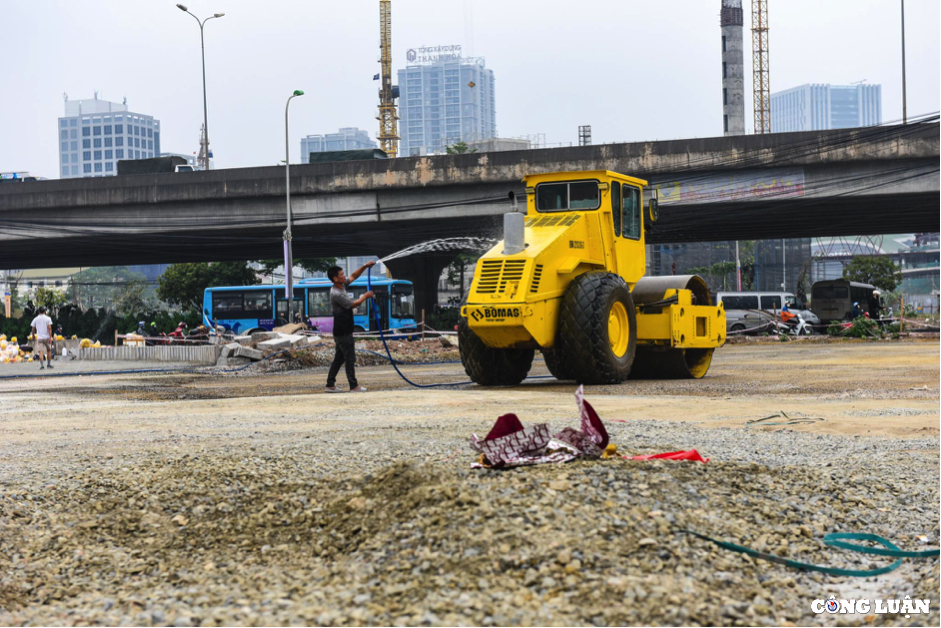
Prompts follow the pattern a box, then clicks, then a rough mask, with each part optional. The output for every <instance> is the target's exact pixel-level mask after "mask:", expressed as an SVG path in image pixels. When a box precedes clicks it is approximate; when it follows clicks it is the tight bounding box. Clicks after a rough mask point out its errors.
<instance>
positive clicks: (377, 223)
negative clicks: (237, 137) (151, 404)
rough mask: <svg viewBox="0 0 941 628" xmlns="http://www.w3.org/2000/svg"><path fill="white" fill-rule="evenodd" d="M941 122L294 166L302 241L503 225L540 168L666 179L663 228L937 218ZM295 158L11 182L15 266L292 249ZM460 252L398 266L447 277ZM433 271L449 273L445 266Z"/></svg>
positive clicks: (8, 230)
mask: <svg viewBox="0 0 941 628" xmlns="http://www.w3.org/2000/svg"><path fill="white" fill-rule="evenodd" d="M938 164H939V126H938V124H937V123H921V124H911V125H907V126H887V127H871V128H863V129H844V130H837V131H823V132H807V133H781V134H771V135H747V136H736V137H719V138H705V139H689V140H672V141H663V142H639V143H631V144H609V145H599V146H585V147H569V148H556V149H541V150H527V151H511V152H501V153H482V154H464V155H442V156H435V157H414V158H400V159H394V160H379V161H359V162H337V163H330V164H310V165H297V166H291V198H292V205H293V211H294V217H295V222H294V229H293V233H294V251H295V257H296V258H301V257H318V256H321V257H322V256H345V255H357V254H375V255H379V256H382V255H385V254H388V253H390V252H393V251H397V250H399V249H401V248H404V247H406V246H409V245H412V244H416V243H418V242H422V241H426V240H429V239H433V238H438V237H450V236H458V235H490V234H493V235H499V231H498V225H499V224H500V220H499V217H500V215H502V214H503V213H504V212H505V211H507V209H508V204H507V193H508V192H509V191H510V190H514V191H516V192H517V193H518V194H522V193H523V189H522V184H521V181H520V180H521V178H522V177H523V176H524V175H525V174H527V173H531V172H552V171H566V170H599V169H607V170H614V171H617V172H623V173H627V174H632V175H635V176H639V177H643V178H646V179H648V180H649V181H650V182H651V185H652V186H653V187H656V188H658V190H659V192H660V199H661V212H660V213H661V219H660V221H658V222H657V223H656V224H655V225H653V226H652V227H651V228H649V231H648V242H652V243H657V242H660V243H666V242H693V241H717V240H735V239H762V238H784V237H810V236H839V235H867V234H879V233H899V232H905V231H937V230H938V229H939V227H938V222H939V219H938V206H939V200H941V194H939V165H938ZM284 195H285V189H284V170H283V168H282V167H261V168H243V169H230V170H216V171H211V172H195V173H178V174H173V175H133V176H123V177H107V178H97V179H66V180H59V181H39V182H30V183H20V184H6V185H3V186H0V268H36V267H40V268H41V267H57V266H75V265H83V266H101V265H114V264H121V265H124V264H141V263H159V262H186V261H221V260H233V259H239V260H245V259H265V258H268V259H271V258H275V259H277V258H280V257H281V249H282V246H281V233H282V231H283V229H284V216H285V202H284ZM449 261H450V257H449V256H447V255H440V254H439V255H435V256H431V257H428V258H425V259H421V258H405V259H404V260H402V261H400V262H399V263H398V264H396V263H394V262H393V264H392V270H393V273H396V274H397V275H398V276H403V277H408V278H411V279H413V280H416V281H419V282H421V283H428V282H430V283H434V280H435V279H436V278H437V275H438V274H439V273H440V269H441V268H443V266H444V265H446V264H447V263H448V262H449ZM432 277H434V279H432Z"/></svg>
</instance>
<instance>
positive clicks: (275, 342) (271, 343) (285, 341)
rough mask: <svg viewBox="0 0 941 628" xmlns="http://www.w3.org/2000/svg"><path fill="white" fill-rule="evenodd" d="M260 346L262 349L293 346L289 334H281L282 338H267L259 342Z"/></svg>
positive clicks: (272, 349) (276, 349)
mask: <svg viewBox="0 0 941 628" xmlns="http://www.w3.org/2000/svg"><path fill="white" fill-rule="evenodd" d="M258 348H259V349H261V350H262V351H280V350H281V349H290V348H291V339H290V338H288V337H287V336H281V337H280V338H272V339H271V340H265V341H264V342H259V343H258Z"/></svg>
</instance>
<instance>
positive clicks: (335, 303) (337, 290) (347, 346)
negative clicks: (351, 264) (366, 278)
mask: <svg viewBox="0 0 941 628" xmlns="http://www.w3.org/2000/svg"><path fill="white" fill-rule="evenodd" d="M375 263H376V262H366V263H365V264H364V265H362V266H360V267H359V268H357V269H356V270H355V271H353V274H352V275H350V277H349V279H347V278H346V274H345V273H344V272H343V269H342V268H340V267H339V266H333V267H331V268H329V269H327V279H329V280H330V281H332V282H333V287H332V288H330V305H331V307H332V308H333V342H334V344H335V345H336V355H335V356H334V358H333V364H331V365H330V372H329V373H327V386H326V388H324V391H325V392H329V393H335V392H343V391H341V390H340V389H339V388H337V386H336V384H337V375H338V374H339V372H340V367H341V366H343V365H344V364H346V379H347V380H348V381H349V383H350V392H366V389H365V388H364V387H363V386H360V385H359V383H358V382H357V381H356V344H355V341H354V339H353V329H354V326H353V310H354V309H356V308H357V307H359V306H360V304H362V302H363V301H365V300H366V299H369V298H371V297H372V296H373V293H372V290H370V291H369V292H366V293H365V294H363V296H361V297H360V298H358V299H353V297H352V296H351V295H350V293H349V292H347V291H346V289H347V288H349V286H350V283H351V282H353V281H356V279H358V278H359V276H360V275H362V274H363V271H364V270H366V269H367V268H370V267H372V266H374V265H375Z"/></svg>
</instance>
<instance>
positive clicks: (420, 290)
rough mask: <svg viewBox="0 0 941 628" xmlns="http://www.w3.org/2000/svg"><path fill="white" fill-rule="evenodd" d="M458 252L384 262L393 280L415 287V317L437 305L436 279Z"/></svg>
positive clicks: (426, 312)
mask: <svg viewBox="0 0 941 628" xmlns="http://www.w3.org/2000/svg"><path fill="white" fill-rule="evenodd" d="M457 256H458V252H446V253H441V252H436V253H421V254H418V255H409V256H408V257H401V258H399V259H394V260H391V261H388V262H386V263H385V264H386V266H387V267H388V268H389V271H390V272H391V273H392V278H393V279H405V280H407V281H411V282H412V283H413V284H414V286H415V316H416V318H419V317H421V311H422V310H423V309H424V310H425V314H426V315H427V314H430V313H431V312H432V311H433V309H434V306H435V304H436V303H438V279H439V278H440V277H441V273H442V271H444V269H445V267H446V266H447V265H448V264H450V263H451V262H453V261H454V259H455V258H456V257H457Z"/></svg>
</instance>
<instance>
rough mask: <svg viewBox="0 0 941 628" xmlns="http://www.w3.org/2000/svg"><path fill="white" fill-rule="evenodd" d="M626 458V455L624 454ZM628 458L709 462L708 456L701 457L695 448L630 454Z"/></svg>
mask: <svg viewBox="0 0 941 628" xmlns="http://www.w3.org/2000/svg"><path fill="white" fill-rule="evenodd" d="M624 457H625V458H627V456H624ZM629 459H630V460H693V461H698V462H701V463H703V464H706V463H707V462H709V458H703V457H702V456H700V455H699V452H698V451H696V450H695V449H688V450H686V451H668V452H667V453H664V454H647V455H646V456H631V457H630V458H629Z"/></svg>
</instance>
